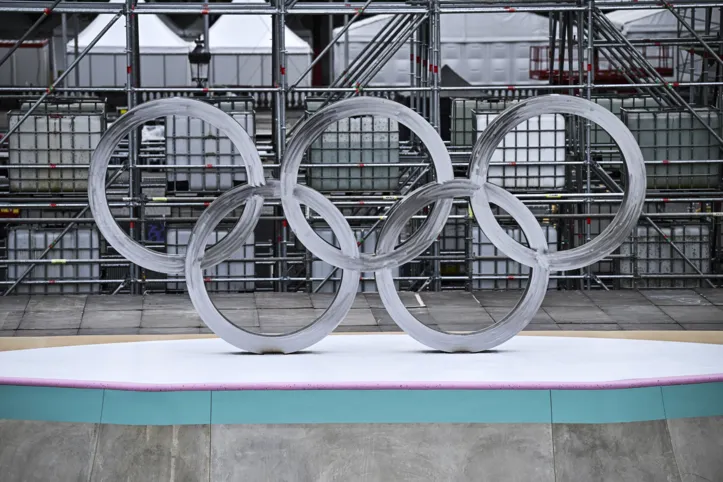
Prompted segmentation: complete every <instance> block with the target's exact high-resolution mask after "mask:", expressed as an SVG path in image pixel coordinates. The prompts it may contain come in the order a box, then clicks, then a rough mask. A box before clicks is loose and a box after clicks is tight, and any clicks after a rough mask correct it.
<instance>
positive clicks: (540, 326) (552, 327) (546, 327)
mask: <svg viewBox="0 0 723 482" xmlns="http://www.w3.org/2000/svg"><path fill="white" fill-rule="evenodd" d="M561 329H562V328H560V327H559V326H558V325H556V324H554V323H534V324H533V323H530V324H529V325H527V326H526V327H524V328H523V329H522V331H559V330H561Z"/></svg>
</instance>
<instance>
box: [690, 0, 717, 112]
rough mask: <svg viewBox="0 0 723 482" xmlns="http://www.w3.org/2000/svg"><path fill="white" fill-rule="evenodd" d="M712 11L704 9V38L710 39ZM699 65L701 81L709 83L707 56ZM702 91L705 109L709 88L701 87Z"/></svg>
mask: <svg viewBox="0 0 723 482" xmlns="http://www.w3.org/2000/svg"><path fill="white" fill-rule="evenodd" d="M712 10H713V9H712V8H706V9H705V36H706V38H708V37H710V24H711V21H712V18H711V16H712V14H713V12H712ZM693 28H695V25H693ZM701 63H702V65H703V67H702V72H703V78H702V79H701V80H703V82H709V81H710V79H709V77H710V76H709V75H708V74H709V70H710V68H709V67H708V56H707V55H705V56H704V57H703V59H702V62H701ZM702 90H703V102H702V103H703V105H704V106H706V107H707V106H708V105H709V104H708V102H709V96H710V87H703V88H702Z"/></svg>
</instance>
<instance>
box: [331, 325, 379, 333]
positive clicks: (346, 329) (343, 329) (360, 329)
mask: <svg viewBox="0 0 723 482" xmlns="http://www.w3.org/2000/svg"><path fill="white" fill-rule="evenodd" d="M380 331H382V329H381V328H380V327H379V326H376V325H374V326H369V325H339V326H337V327H336V329H335V330H334V332H336V333H376V332H380Z"/></svg>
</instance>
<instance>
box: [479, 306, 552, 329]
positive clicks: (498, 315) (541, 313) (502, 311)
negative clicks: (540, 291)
mask: <svg viewBox="0 0 723 482" xmlns="http://www.w3.org/2000/svg"><path fill="white" fill-rule="evenodd" d="M511 310H512V307H510V308H499V307H489V308H486V311H487V313H489V314H490V316H491V317H492V319H493V320H495V321H500V320H502V318H504V317H505V316H507V314H508V313H509V312H510V311H511ZM530 323H531V324H539V323H546V324H552V325H554V324H555V321H554V320H553V319H552V318H550V315H548V314H547V313H546V312H545V310H543V309H542V308H540V309H539V310H537V313H535V316H534V317H533V318H532V321H530Z"/></svg>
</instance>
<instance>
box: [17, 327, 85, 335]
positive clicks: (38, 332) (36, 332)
mask: <svg viewBox="0 0 723 482" xmlns="http://www.w3.org/2000/svg"><path fill="white" fill-rule="evenodd" d="M77 334H78V329H77V328H69V329H63V330H16V331H15V336H75V335H77Z"/></svg>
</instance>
